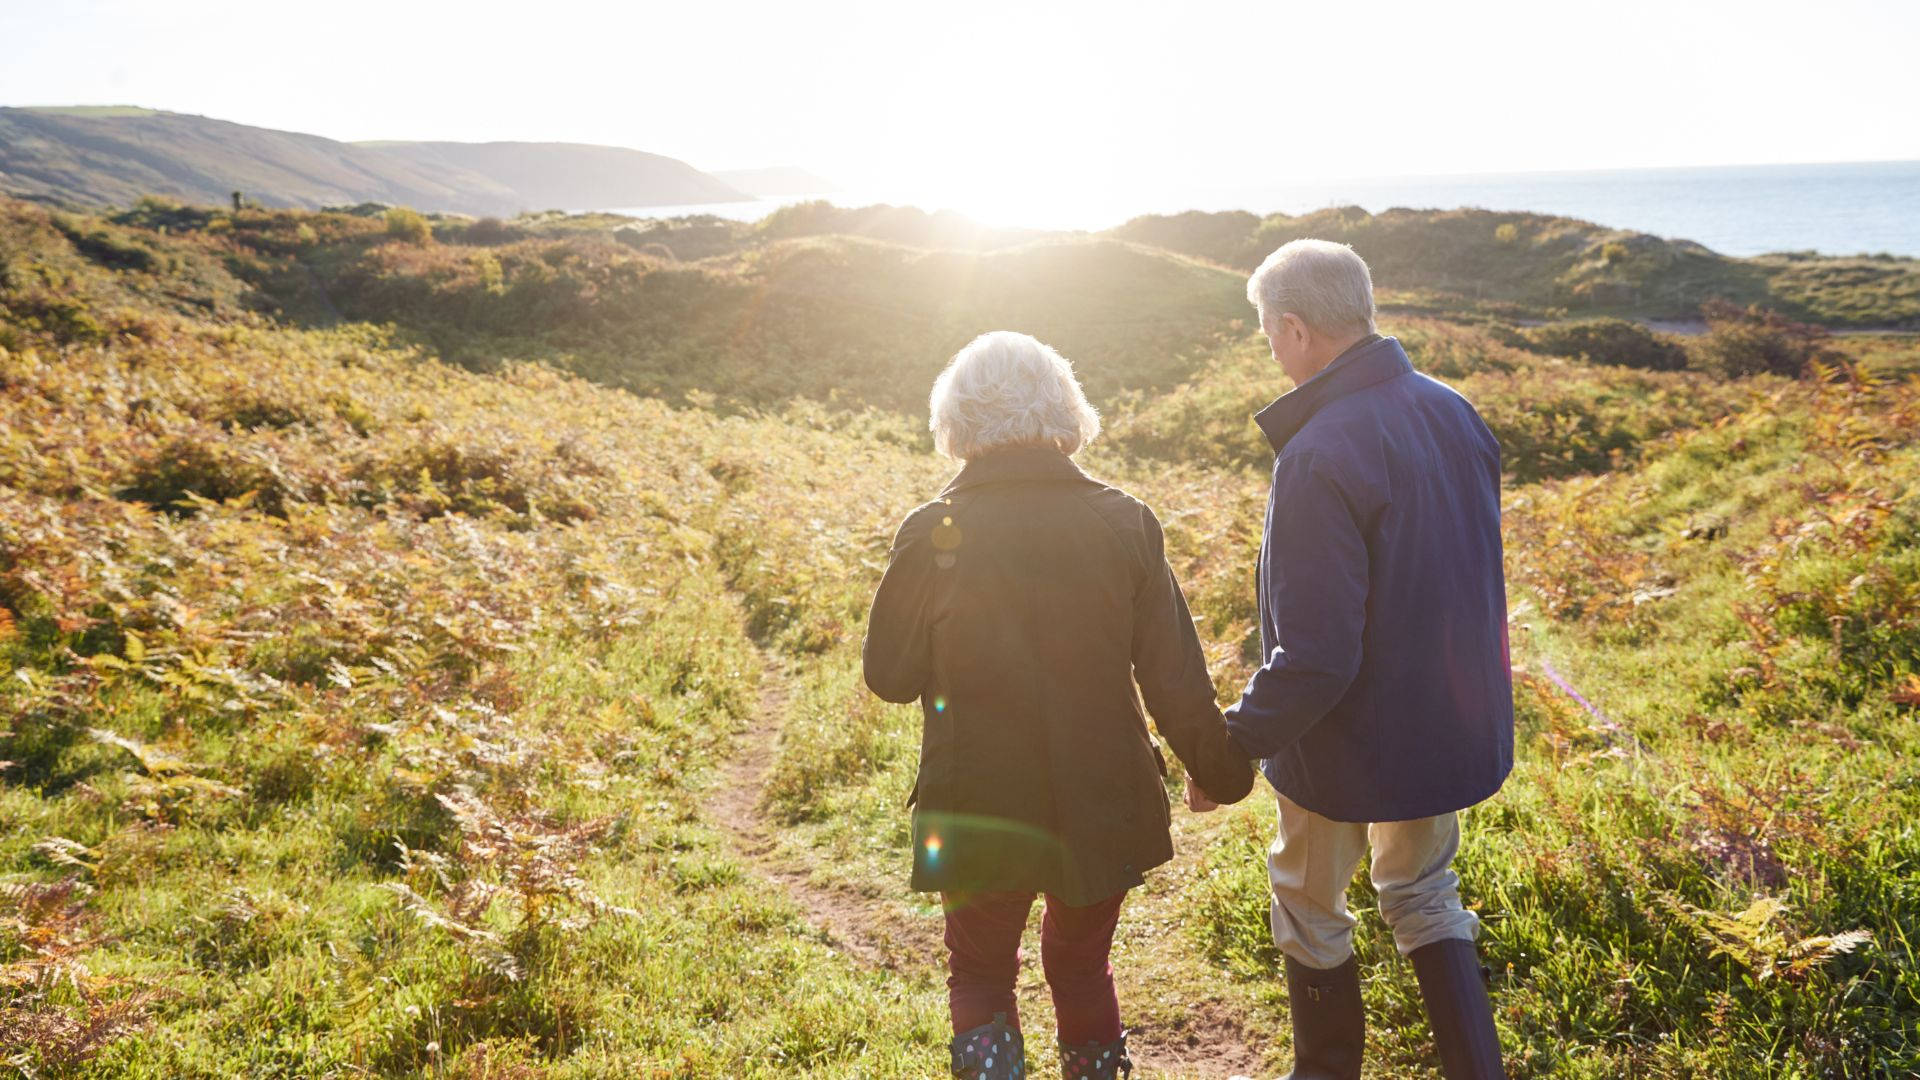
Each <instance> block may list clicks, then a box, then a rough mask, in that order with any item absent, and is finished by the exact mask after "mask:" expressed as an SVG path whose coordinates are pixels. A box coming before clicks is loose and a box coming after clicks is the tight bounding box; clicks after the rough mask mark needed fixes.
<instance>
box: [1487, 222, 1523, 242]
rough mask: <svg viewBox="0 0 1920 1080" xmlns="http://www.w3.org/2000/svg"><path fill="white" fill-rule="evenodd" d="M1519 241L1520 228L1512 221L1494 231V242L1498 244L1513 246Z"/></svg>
mask: <svg viewBox="0 0 1920 1080" xmlns="http://www.w3.org/2000/svg"><path fill="white" fill-rule="evenodd" d="M1518 239H1520V227H1519V226H1517V225H1515V224H1514V223H1513V222H1511V221H1509V222H1507V223H1506V224H1504V225H1501V226H1500V227H1499V228H1497V229H1495V230H1493V242H1494V243H1496V244H1511V243H1513V242H1514V241H1516V240H1518Z"/></svg>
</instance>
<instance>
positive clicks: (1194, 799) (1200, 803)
mask: <svg viewBox="0 0 1920 1080" xmlns="http://www.w3.org/2000/svg"><path fill="white" fill-rule="evenodd" d="M1187 809H1189V810H1191V811H1193V812H1194V813H1196V814H1205V813H1210V812H1212V811H1214V810H1218V809H1220V804H1219V803H1217V802H1214V801H1213V800H1212V799H1211V798H1208V797H1207V793H1206V792H1204V791H1202V790H1200V785H1199V784H1196V783H1194V782H1193V776H1192V775H1191V774H1189V775H1188V776H1187Z"/></svg>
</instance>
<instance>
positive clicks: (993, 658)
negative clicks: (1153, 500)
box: [864, 447, 1253, 905]
mask: <svg viewBox="0 0 1920 1080" xmlns="http://www.w3.org/2000/svg"><path fill="white" fill-rule="evenodd" d="M864 659H865V668H866V680H867V685H868V686H869V687H871V688H872V689H873V692H874V693H876V694H878V695H880V696H881V697H883V698H885V699H887V700H888V701H895V702H910V701H914V700H916V699H918V700H919V701H920V704H921V713H922V715H923V716H924V717H925V725H924V729H923V736H922V741H921V749H920V772H919V776H918V779H917V783H916V785H915V789H914V791H915V801H916V806H915V810H914V816H913V839H914V865H913V887H914V888H916V889H921V890H928V891H949V892H966V891H971V890H983V889H1012V890H1020V891H1034V892H1047V893H1050V894H1052V895H1055V896H1058V897H1060V898H1061V899H1062V900H1063V901H1065V902H1066V903H1068V904H1073V905H1083V904H1090V903H1093V902H1095V901H1098V900H1101V899H1104V898H1106V897H1109V896H1112V895H1113V894H1115V893H1117V892H1120V891H1121V890H1123V889H1128V888H1131V887H1133V886H1135V885H1138V884H1139V883H1140V882H1141V880H1142V877H1141V875H1142V874H1143V873H1144V872H1145V871H1147V870H1149V869H1151V868H1152V867H1155V866H1158V865H1160V864H1161V863H1164V862H1166V861H1167V860H1168V859H1170V858H1172V857H1173V842H1172V838H1171V836H1170V834H1169V832H1168V826H1169V818H1168V812H1167V807H1168V799H1167V792H1166V787H1165V776H1166V763H1165V761H1164V759H1162V758H1161V756H1160V752H1159V749H1158V748H1157V747H1156V746H1155V744H1154V742H1153V739H1152V737H1151V736H1150V735H1149V734H1148V731H1147V724H1146V717H1145V715H1143V713H1142V709H1141V699H1142V697H1143V696H1144V698H1145V705H1146V711H1147V712H1150V713H1151V714H1152V715H1153V718H1154V721H1155V723H1156V724H1157V726H1158V728H1159V730H1160V733H1161V735H1162V736H1163V737H1164V738H1165V739H1166V740H1167V742H1168V744H1169V745H1171V746H1172V748H1173V751H1174V753H1175V754H1177V755H1179V758H1180V760H1181V761H1182V762H1184V763H1186V765H1187V767H1188V769H1189V770H1190V771H1191V772H1192V773H1193V775H1194V778H1195V779H1196V780H1197V781H1198V782H1199V783H1200V785H1201V787H1203V788H1204V789H1206V791H1207V792H1208V793H1209V794H1211V795H1212V796H1213V797H1214V798H1215V799H1218V800H1220V801H1222V802H1232V801H1235V800H1238V799H1240V798H1242V797H1244V796H1245V795H1246V794H1247V792H1248V791H1249V790H1250V789H1251V788H1252V786H1253V768H1252V765H1251V763H1250V762H1249V761H1248V760H1247V758H1246V756H1245V755H1243V754H1241V753H1239V752H1237V751H1236V750H1235V749H1234V748H1233V747H1232V745H1231V744H1230V743H1229V742H1228V739H1227V731H1226V725H1225V722H1224V721H1223V719H1222V718H1221V715H1220V710H1219V708H1218V706H1217V705H1216V704H1215V701H1214V689H1213V682H1212V680H1211V679H1210V678H1209V677H1208V675H1207V665H1206V660H1205V657H1204V656H1203V655H1202V653H1201V650H1200V641H1199V638H1198V637H1197V636H1196V635H1195V633H1194V629H1193V620H1192V617H1191V616H1190V615H1189V614H1188V612H1187V603H1186V599H1185V597H1183V596H1182V595H1181V593H1180V586H1179V584H1178V583H1177V582H1176V581H1175V580H1174V577H1173V572H1172V570H1171V569H1170V568H1169V567H1168V565H1167V560H1166V555H1165V552H1164V550H1163V547H1162V538H1161V532H1160V523H1159V521H1158V520H1156V519H1155V518H1154V516H1153V512H1152V511H1151V510H1149V509H1147V507H1146V506H1145V505H1144V504H1142V503H1140V502H1139V501H1137V500H1135V499H1133V498H1132V497H1130V496H1128V495H1127V494H1126V493H1124V492H1121V491H1118V490H1116V489H1114V488H1111V487H1108V486H1106V485H1104V484H1102V483H1100V482H1099V481H1097V480H1093V479H1090V478H1089V477H1088V476H1087V475H1086V474H1085V473H1083V472H1081V471H1080V469H1079V468H1078V467H1076V466H1075V465H1074V463H1073V461H1072V460H1071V459H1070V458H1068V457H1067V456H1066V455H1065V454H1062V453H1060V452H1058V451H1057V450H1052V449H1047V448H1039V447H1010V448H1004V449H1000V450H996V451H993V452H991V453H989V454H985V455H982V456H980V457H978V458H975V459H974V460H972V461H970V462H968V463H967V465H966V467H965V468H963V469H962V470H961V471H960V474H959V475H958V476H957V477H955V479H954V480H953V482H952V483H951V484H950V485H948V487H947V490H946V491H945V492H944V493H943V494H942V495H941V497H940V498H939V499H936V500H934V501H933V502H930V503H928V504H926V505H925V506H922V507H920V508H919V509H917V510H915V511H914V512H913V513H912V514H910V515H909V516H908V517H907V520H906V521H905V523H903V524H902V525H901V527H900V532H899V535H898V536H897V537H896V539H895V540H894V545H893V554H892V558H891V560H890V562H889V565H888V567H887V572H886V576H885V577H884V578H883V579H882V581H881V582H880V589H879V592H878V593H877V594H876V595H875V596H874V601H873V611H872V614H871V615H870V616H869V618H868V621H867V640H866V647H865V651H864ZM1136 681H1137V682H1138V686H1139V692H1138V693H1136V692H1135V683H1136Z"/></svg>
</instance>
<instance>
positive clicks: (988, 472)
mask: <svg viewBox="0 0 1920 1080" xmlns="http://www.w3.org/2000/svg"><path fill="white" fill-rule="evenodd" d="M1085 479H1087V474H1086V473H1083V472H1081V471H1080V466H1078V465H1075V464H1074V463H1073V459H1072V458H1070V457H1068V456H1067V455H1065V454H1063V453H1061V452H1060V451H1058V450H1056V449H1054V448H1053V447H1051V446H1002V447H997V448H995V449H992V450H989V451H987V452H986V453H984V454H981V455H980V456H978V457H974V458H970V459H968V461H967V463H966V464H965V465H963V466H961V468H960V472H959V475H957V476H955V477H954V478H953V480H952V482H950V483H948V484H947V490H945V491H943V492H941V495H942V497H945V496H947V495H952V494H953V493H954V492H956V491H960V490H962V489H964V488H970V487H978V486H980V485H982V484H999V483H1006V482H1009V481H1020V480H1085Z"/></svg>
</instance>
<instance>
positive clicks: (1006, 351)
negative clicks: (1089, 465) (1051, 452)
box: [927, 330, 1100, 460]
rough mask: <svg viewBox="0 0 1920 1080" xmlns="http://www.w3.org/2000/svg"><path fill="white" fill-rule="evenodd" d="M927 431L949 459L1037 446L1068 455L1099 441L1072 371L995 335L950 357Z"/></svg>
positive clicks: (1024, 342) (1034, 344)
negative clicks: (1019, 445) (1018, 445)
mask: <svg viewBox="0 0 1920 1080" xmlns="http://www.w3.org/2000/svg"><path fill="white" fill-rule="evenodd" d="M928 409H929V412H930V413H931V414H932V415H931V417H930V418H929V419H928V422H927V427H928V428H929V429H931V430H932V431H933V445H934V446H935V447H936V448H938V449H939V451H940V452H941V453H943V454H946V455H947V456H948V457H954V458H960V459H962V460H965V459H967V458H973V457H977V456H979V455H980V454H983V453H985V452H986V451H988V450H991V449H993V448H994V447H996V446H1006V445H1009V444H1013V443H1039V444H1045V445H1051V446H1055V447H1058V448H1059V449H1060V450H1061V452H1063V453H1067V454H1071V453H1073V452H1074V451H1076V450H1079V449H1080V448H1081V447H1082V446H1085V445H1086V444H1087V443H1088V442H1091V441H1092V440H1093V437H1094V436H1095V435H1098V434H1099V433H1100V414H1098V413H1096V412H1094V411H1093V406H1092V405H1089V404H1087V395H1086V394H1085V393H1083V392H1082V391H1081V389H1080V381H1079V380H1078V379H1075V378H1074V377H1073V365H1072V364H1069V363H1067V360H1066V358H1065V357H1063V356H1061V355H1060V354H1059V353H1057V352H1055V351H1054V350H1053V349H1052V347H1051V346H1048V345H1045V344H1043V343H1041V342H1040V341H1038V340H1036V339H1034V338H1033V337H1031V336H1029V335H1027V334H1018V333H1014V332H1013V331H1011V330H995V331H993V332H991V333H986V334H981V335H980V336H979V337H977V338H974V339H973V340H972V341H970V342H968V343H967V347H966V348H964V349H961V350H960V351H959V352H957V353H955V354H954V356H953V360H952V361H951V362H950V363H948V364H947V369H946V370H945V371H942V372H941V373H940V377H939V378H938V379H935V380H934V382H933V395H932V397H931V398H930V399H929V401H928Z"/></svg>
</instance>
